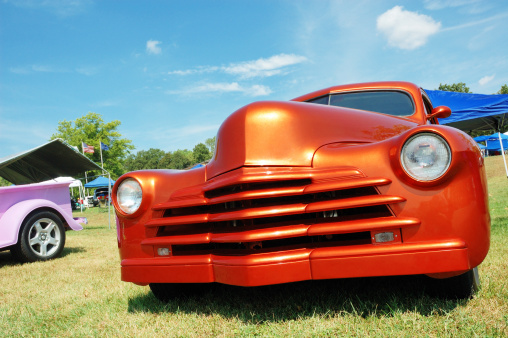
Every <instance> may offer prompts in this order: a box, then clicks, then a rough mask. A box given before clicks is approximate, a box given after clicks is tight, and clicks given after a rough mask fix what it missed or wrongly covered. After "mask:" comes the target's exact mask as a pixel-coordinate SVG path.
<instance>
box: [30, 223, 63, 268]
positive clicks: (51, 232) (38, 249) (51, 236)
mask: <svg viewBox="0 0 508 338" xmlns="http://www.w3.org/2000/svg"><path fill="white" fill-rule="evenodd" d="M61 238H62V235H61V233H60V229H59V228H58V226H57V225H56V223H55V222H54V221H53V220H52V219H50V218H42V219H39V220H37V221H36V222H35V223H33V224H32V226H31V227H30V230H29V238H28V243H29V247H30V249H31V250H32V251H33V252H34V253H35V254H36V255H38V256H40V257H41V258H42V257H50V256H52V255H53V254H54V253H55V252H56V251H57V250H58V248H59V244H60V241H61Z"/></svg>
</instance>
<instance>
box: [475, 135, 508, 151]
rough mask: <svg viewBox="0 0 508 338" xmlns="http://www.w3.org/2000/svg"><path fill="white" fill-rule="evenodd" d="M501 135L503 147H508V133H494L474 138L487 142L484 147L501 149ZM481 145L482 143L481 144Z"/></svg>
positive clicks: (494, 149)
mask: <svg viewBox="0 0 508 338" xmlns="http://www.w3.org/2000/svg"><path fill="white" fill-rule="evenodd" d="M500 137H501V142H502V143H503V149H502V150H506V149H508V135H505V134H501V133H494V134H492V135H482V136H477V137H475V138H474V140H475V141H476V142H485V146H483V147H484V148H482V147H480V148H482V149H487V150H493V151H501V144H500V143H499V138H500ZM479 145H481V144H479Z"/></svg>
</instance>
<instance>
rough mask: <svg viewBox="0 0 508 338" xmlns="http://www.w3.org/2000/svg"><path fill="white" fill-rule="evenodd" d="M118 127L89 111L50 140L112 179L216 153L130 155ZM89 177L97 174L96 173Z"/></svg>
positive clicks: (210, 145) (461, 87)
mask: <svg viewBox="0 0 508 338" xmlns="http://www.w3.org/2000/svg"><path fill="white" fill-rule="evenodd" d="M438 90H444V91H453V92H461V93H471V91H470V89H469V87H467V85H466V84H465V83H463V82H459V83H453V84H450V85H448V84H441V83H440V84H439V87H438ZM496 94H508V86H507V85H506V84H505V85H503V86H501V89H500V90H499V91H498V92H497V93H496ZM120 124H121V122H120V121H118V120H114V121H111V122H105V121H104V119H103V118H102V115H100V114H97V113H92V112H90V113H88V114H86V115H84V116H82V117H80V118H77V119H76V120H74V121H67V120H63V121H60V122H59V123H58V127H57V131H56V132H55V133H54V134H53V135H52V136H51V138H50V140H53V139H55V138H61V139H63V140H64V141H65V142H67V143H68V144H69V145H72V146H75V147H77V148H78V150H79V151H80V152H82V151H83V147H84V146H91V147H94V152H93V153H91V152H88V153H85V156H87V157H88V158H90V159H91V160H92V161H94V162H95V163H101V154H100V153H101V152H100V147H101V146H102V147H104V149H106V148H107V149H108V150H103V151H102V162H103V163H104V169H105V170H107V171H109V172H110V173H111V176H112V178H113V179H116V178H118V177H119V176H121V175H123V174H124V173H126V172H129V171H134V170H141V169H185V168H188V167H190V166H192V165H194V164H196V163H202V162H206V161H208V160H210V159H211V158H212V156H213V154H214V151H215V149H214V147H215V137H213V138H209V139H207V140H205V142H204V143H202V142H201V143H198V144H197V145H196V146H194V148H193V149H192V150H188V149H178V150H175V151H165V150H162V149H158V148H150V149H148V150H139V151H137V152H136V153H133V151H134V149H135V147H134V145H133V144H132V141H131V140H129V139H127V138H124V137H123V136H122V135H121V134H120V133H119V132H118V127H119V126H120ZM507 128H508V126H507ZM474 136H476V135H474ZM90 174H92V175H93V174H99V172H97V173H93V172H92V173H90ZM2 185H9V182H7V181H6V180H4V179H3V178H1V177H0V186H2Z"/></svg>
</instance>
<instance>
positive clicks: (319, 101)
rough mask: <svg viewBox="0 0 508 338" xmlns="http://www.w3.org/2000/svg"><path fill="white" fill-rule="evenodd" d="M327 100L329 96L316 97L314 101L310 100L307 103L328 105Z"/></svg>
mask: <svg viewBox="0 0 508 338" xmlns="http://www.w3.org/2000/svg"><path fill="white" fill-rule="evenodd" d="M329 98H330V95H326V96H321V97H318V98H316V99H312V100H309V101H307V102H309V103H317V104H326V105H328V103H329Z"/></svg>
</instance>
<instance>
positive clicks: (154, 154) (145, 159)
mask: <svg viewBox="0 0 508 338" xmlns="http://www.w3.org/2000/svg"><path fill="white" fill-rule="evenodd" d="M164 156H166V153H165V152H164V151H163V150H160V149H155V148H150V149H148V150H140V151H138V152H137V153H136V155H133V154H131V155H129V156H128V157H127V159H126V160H125V169H126V171H134V170H142V169H161V166H160V163H161V161H162V159H163V158H164Z"/></svg>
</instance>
